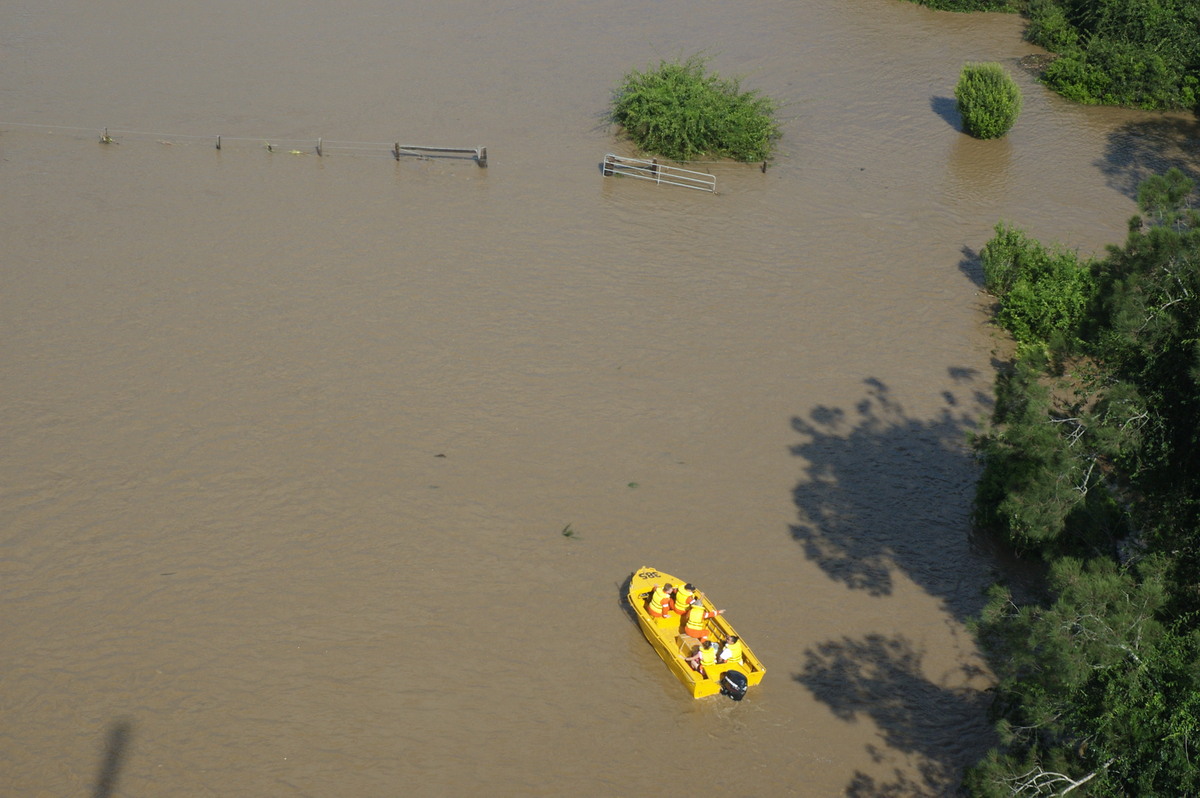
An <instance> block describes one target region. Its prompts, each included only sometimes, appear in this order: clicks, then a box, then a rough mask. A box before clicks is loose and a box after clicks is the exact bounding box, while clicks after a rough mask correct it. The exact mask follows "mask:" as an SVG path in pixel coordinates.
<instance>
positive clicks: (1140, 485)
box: [966, 170, 1200, 796]
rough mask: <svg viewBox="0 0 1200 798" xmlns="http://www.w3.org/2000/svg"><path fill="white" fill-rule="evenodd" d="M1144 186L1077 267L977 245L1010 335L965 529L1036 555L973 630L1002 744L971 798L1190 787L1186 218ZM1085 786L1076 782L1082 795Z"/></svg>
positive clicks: (1195, 363)
mask: <svg viewBox="0 0 1200 798" xmlns="http://www.w3.org/2000/svg"><path fill="white" fill-rule="evenodd" d="M1193 188H1194V186H1193V184H1192V182H1191V181H1190V180H1188V179H1187V178H1186V177H1185V176H1184V175H1183V174H1182V173H1181V172H1179V171H1177V170H1172V171H1170V172H1168V173H1167V174H1166V175H1160V176H1155V177H1152V178H1150V179H1149V180H1147V181H1146V182H1145V183H1144V184H1143V185H1142V187H1141V189H1140V191H1139V194H1138V202H1139V207H1140V209H1141V211H1142V213H1141V214H1140V215H1139V216H1135V217H1134V218H1133V219H1131V220H1130V225H1129V232H1128V236H1127V238H1126V241H1125V244H1124V245H1123V246H1120V247H1116V246H1113V247H1110V248H1109V250H1108V253H1107V255H1106V256H1105V257H1103V258H1100V259H1097V260H1094V261H1087V262H1081V261H1079V260H1078V259H1076V258H1075V257H1074V256H1073V255H1072V254H1071V253H1067V252H1065V251H1063V250H1061V249H1060V248H1054V247H1049V248H1047V247H1044V246H1043V245H1041V244H1040V243H1039V242H1036V241H1033V240H1031V239H1029V238H1027V237H1026V236H1025V235H1024V234H1023V233H1021V232H1020V231H1019V230H1017V229H1015V228H1013V227H1011V226H1007V225H999V226H998V227H997V229H996V236H995V237H994V238H993V239H992V240H991V241H990V242H988V245H987V247H985V249H984V253H983V260H984V272H985V280H986V284H987V287H988V289H989V290H990V291H992V293H993V294H994V295H995V296H996V298H997V305H998V312H997V321H998V322H999V323H1000V324H1002V325H1004V326H1005V327H1006V328H1007V329H1009V330H1010V331H1011V332H1012V333H1013V334H1014V336H1015V337H1016V338H1017V340H1018V342H1019V344H1020V345H1019V347H1018V350H1017V355H1016V357H1015V362H1014V364H1013V367H1012V368H1011V369H1010V370H1009V371H1008V372H1007V373H1005V374H1003V375H1001V377H1000V379H998V381H997V390H996V394H997V396H996V399H997V401H996V405H995V411H994V414H993V418H992V424H991V427H990V429H989V430H988V431H986V432H985V433H984V434H981V435H980V436H979V437H978V438H977V440H976V449H977V451H978V453H979V456H980V459H981V460H982V463H983V471H982V475H981V478H980V483H979V488H978V492H977V497H976V520H977V521H978V523H979V524H980V525H982V526H984V527H987V528H990V529H992V530H994V531H995V532H997V533H998V534H1000V535H1002V536H1003V537H1005V538H1006V539H1007V540H1008V541H1009V542H1010V543H1011V544H1012V545H1013V546H1014V547H1015V548H1016V549H1018V550H1020V551H1023V552H1026V553H1028V554H1033V555H1037V556H1041V557H1044V558H1045V559H1046V560H1047V562H1048V568H1049V572H1048V578H1047V580H1046V584H1045V586H1044V593H1043V594H1042V595H1041V596H1039V597H1035V598H1034V599H1032V600H1027V601H1023V602H1019V601H1018V599H1017V598H1016V597H1015V595H1014V592H1013V591H1012V590H1011V589H1009V588H1008V587H1005V586H1002V585H1001V586H997V587H996V588H994V590H993V593H992V596H991V601H990V602H989V604H988V607H987V609H986V610H985V612H984V613H983V615H982V616H981V617H980V618H979V619H978V620H977V622H976V625H975V628H976V632H977V635H978V637H979V639H980V642H981V644H982V645H983V646H984V648H985V650H986V651H987V652H988V653H989V654H990V655H991V657H992V659H993V663H994V667H995V670H996V673H997V677H998V681H999V684H998V686H997V690H996V701H995V706H994V715H995V719H996V722H997V725H998V729H999V731H1000V734H1001V738H1002V740H1003V742H1004V746H1003V747H1002V748H1000V749H997V750H995V751H993V752H992V753H991V754H990V755H989V757H988V758H987V759H986V760H985V761H984V762H982V763H980V764H979V765H977V766H976V767H975V768H974V769H972V770H971V771H970V773H969V774H968V777H967V780H966V786H967V787H968V788H969V789H970V791H971V793H972V794H975V795H983V796H1014V795H1021V796H1038V795H1062V794H1066V793H1065V792H1064V791H1070V790H1075V789H1079V790H1080V794H1082V795H1102V796H1108V795H1111V796H1119V795H1191V794H1200V768H1197V767H1196V766H1195V760H1196V756H1197V746H1198V745H1200V538H1198V535H1197V530H1198V528H1200V446H1198V444H1200V213H1197V212H1196V211H1195V210H1192V209H1191V208H1190V207H1189V204H1188V198H1189V196H1190V195H1191V192H1192V189H1193ZM1085 785H1086V786H1085Z"/></svg>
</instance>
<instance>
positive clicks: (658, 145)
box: [612, 56, 780, 161]
mask: <svg viewBox="0 0 1200 798" xmlns="http://www.w3.org/2000/svg"><path fill="white" fill-rule="evenodd" d="M777 109H778V106H777V104H776V103H775V102H774V101H773V100H771V99H769V98H766V97H763V96H761V95H760V94H758V92H754V91H746V92H744V91H742V90H741V88H740V86H739V85H738V82H737V81H736V80H727V79H725V78H722V77H720V76H718V75H716V74H715V73H711V74H710V73H708V72H707V70H706V68H705V60H704V59H703V58H700V57H699V56H692V57H691V58H689V59H687V60H686V61H676V62H667V61H662V62H660V63H659V65H658V68H657V69H652V70H648V71H646V72H638V71H636V70H634V71H631V72H630V73H629V74H627V75H626V76H625V78H624V80H623V81H622V83H621V86H620V87H619V88H618V89H617V91H616V95H615V98H614V101H613V110H612V120H613V121H614V122H616V123H617V124H619V125H621V126H622V127H623V128H624V129H625V131H626V133H628V134H629V137H630V138H631V139H632V140H633V142H634V143H635V144H637V146H638V147H639V148H641V149H642V150H644V151H646V152H653V153H658V154H659V155H663V156H665V157H667V158H671V159H674V160H676V161H690V160H695V159H696V158H700V157H719V158H733V159H735V160H738V161H765V160H766V159H767V158H769V157H770V155H771V150H772V148H773V147H774V144H775V140H776V139H778V138H779V135H780V133H779V123H778V122H777V121H776V119H775V113H776V111H777Z"/></svg>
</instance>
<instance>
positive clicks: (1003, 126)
mask: <svg viewBox="0 0 1200 798" xmlns="http://www.w3.org/2000/svg"><path fill="white" fill-rule="evenodd" d="M954 99H955V100H957V101H958V113H959V115H960V116H962V120H963V128H964V129H965V130H966V131H967V133H969V134H971V135H972V136H974V137H975V138H977V139H996V138H1000V137H1001V136H1003V135H1004V134H1005V133H1007V132H1008V131H1009V129H1010V128H1011V127H1012V126H1013V123H1014V122H1016V121H1017V114H1019V113H1020V112H1021V89H1020V88H1019V87H1018V86H1017V83H1016V81H1014V80H1013V79H1012V76H1011V75H1009V74H1008V73H1007V72H1005V71H1004V67H1002V66H1000V65H999V64H995V63H984V64H967V65H966V66H964V67H963V70H962V73H961V74H960V75H959V77H958V85H957V86H955V87H954Z"/></svg>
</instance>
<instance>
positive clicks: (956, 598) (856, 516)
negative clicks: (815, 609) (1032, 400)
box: [791, 369, 992, 619]
mask: <svg viewBox="0 0 1200 798" xmlns="http://www.w3.org/2000/svg"><path fill="white" fill-rule="evenodd" d="M949 374H950V377H951V379H952V380H953V381H954V382H955V383H957V384H959V385H963V386H965V387H966V388H967V390H968V391H969V392H970V394H971V401H970V402H969V403H967V404H966V405H965V406H964V405H963V403H962V402H961V401H960V400H959V399H958V397H957V396H956V395H955V394H954V393H952V392H951V391H944V392H943V394H942V397H943V399H944V401H945V403H946V406H945V407H944V408H943V409H942V411H941V413H940V414H939V415H938V416H937V417H935V418H933V419H928V420H925V419H914V418H909V417H907V415H906V414H905V412H904V409H903V407H901V406H900V404H899V403H898V402H897V401H896V400H895V399H893V398H892V396H891V391H890V390H889V388H888V387H887V386H886V385H884V384H883V383H882V382H880V381H879V380H876V379H868V380H866V385H867V396H866V397H865V398H864V399H863V400H862V401H860V402H859V403H858V404H857V405H856V407H855V408H854V413H853V415H851V414H849V413H847V412H846V411H844V410H842V409H840V408H830V407H823V406H822V407H817V408H815V409H814V410H812V411H811V413H810V414H809V418H807V419H804V418H799V417H797V418H793V419H792V428H793V429H794V430H795V431H796V432H798V433H800V435H802V436H803V437H804V438H805V439H806V440H805V441H804V442H802V443H799V444H796V445H795V446H793V447H792V448H791V451H792V454H794V455H796V456H797V457H802V458H803V459H804V460H805V461H806V462H807V464H808V465H807V468H806V471H807V478H806V479H804V480H802V481H801V482H800V483H799V484H798V485H797V486H796V488H795V490H794V491H793V498H794V500H795V503H796V507H797V508H798V509H799V511H800V519H799V521H798V522H797V523H796V524H795V525H794V526H792V527H791V533H792V537H793V538H795V540H796V541H797V542H799V543H800V544H801V545H802V546H803V547H804V551H805V554H806V555H807V556H808V558H809V559H810V560H812V561H814V562H815V563H817V564H818V565H819V566H820V567H821V569H822V570H824V571H825V572H826V573H827V574H828V575H829V576H830V577H832V578H833V579H835V580H837V581H840V582H843V583H844V584H845V585H846V586H848V587H851V588H854V589H856V590H865V591H867V592H868V593H870V594H871V595H873V596H885V595H890V594H891V592H892V588H893V574H894V573H895V572H896V571H900V572H903V573H904V574H905V575H906V576H907V577H908V578H909V579H911V580H913V581H914V582H916V583H917V584H919V585H920V586H921V587H923V588H924V589H925V590H926V591H927V592H928V593H930V594H931V595H933V596H937V597H938V598H940V599H942V600H943V601H944V602H945V603H946V606H947V608H948V609H949V610H951V611H952V612H953V614H954V615H955V617H957V618H959V619H962V618H965V617H967V616H968V615H971V614H973V613H975V612H977V611H978V610H979V608H980V607H981V606H982V604H981V601H980V597H979V584H980V579H982V578H983V576H984V573H985V571H986V565H985V563H984V560H983V558H982V557H981V556H980V555H979V554H978V553H977V552H972V551H971V550H970V548H971V547H970V541H969V539H968V537H969V536H968V535H967V523H968V517H969V510H970V504H971V499H972V497H973V495H974V489H975V479H976V470H975V466H974V463H973V461H972V457H971V453H970V451H969V450H968V446H967V433H968V431H969V430H971V429H972V428H974V427H975V426H976V423H977V415H979V410H978V408H980V407H988V406H990V404H991V402H992V399H991V396H990V394H986V393H984V392H983V391H982V390H980V389H978V388H975V387H974V386H973V385H972V383H974V381H975V378H976V373H975V371H974V370H973V369H951V370H950V372H949ZM988 388H989V390H990V385H989V386H988ZM964 566H967V567H968V570H967V571H966V572H964Z"/></svg>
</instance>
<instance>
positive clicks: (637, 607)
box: [629, 567, 767, 701]
mask: <svg viewBox="0 0 1200 798" xmlns="http://www.w3.org/2000/svg"><path fill="white" fill-rule="evenodd" d="M666 584H671V585H674V586H677V587H681V586H683V585H684V584H685V583H684V580H682V579H679V578H677V577H674V576H671V575H670V574H666V573H663V572H662V571H659V570H656V569H654V568H649V567H644V568H639V569H638V570H637V571H635V572H634V574H633V577H632V578H631V579H630V581H629V605H630V607H632V608H633V612H634V614H635V615H637V620H638V625H639V626H641V627H642V632H643V633H644V634H645V635H646V639H647V640H649V641H650V645H652V646H654V650H655V651H657V652H658V655H659V656H660V657H662V659H663V662H665V663H667V667H668V668H670V669H671V672H672V673H674V674H675V675H676V676H678V677H679V681H681V682H683V686H684V687H686V688H688V690H690V691H691V693H692V697H693V698H704V697H705V696H710V695H716V694H717V693H724V694H726V695H728V696H729V697H731V698H733V699H735V700H737V701H740V700H741V699H742V696H743V695H745V692H746V688H748V687H751V686H753V685H756V684H758V683H759V682H761V681H762V677H763V674H764V673H766V672H767V669H766V668H765V667H763V664H762V662H761V661H760V660H759V659H758V657H756V656H755V655H754V652H753V651H751V650H750V647H749V646H747V645H746V641H745V640H743V641H742V664H741V665H735V664H732V663H730V664H717V665H711V666H709V667H707V668H705V671H706V675H701V673H700V672H699V671H697V670H696V669H694V668H693V667H692V666H691V665H689V664H688V662H687V658H688V657H690V656H691V655H692V654H694V653H695V652H696V648H697V646H698V645H699V642H698V641H697V640H696V639H695V638H693V637H690V636H688V635H686V634H684V633H683V627H684V619H683V617H682V616H679V615H676V614H674V613H672V614H671V617H669V618H656V617H654V616H653V615H651V614H650V613H649V612H648V611H647V610H646V603H647V600H648V599H649V598H650V594H651V593H652V592H653V591H654V586H655V585H666ZM696 596H697V597H699V598H700V599H701V601H703V603H704V609H705V610H707V611H709V612H716V611H717V608H716V607H715V606H714V605H713V603H712V602H711V601H709V600H708V596H706V595H704V594H703V593H701V592H700V591H699V590H697V591H696ZM707 623H708V629H709V633H710V635H709V639H710V640H713V641H715V642H717V643H723V642H724V641H725V640H726V639H727V638H729V637H731V636H733V635H736V634H737V632H735V631H734V630H733V627H732V626H731V625H730V624H729V621H727V620H725V616H724V615H718V616H716V617H715V618H710V619H709V620H708V622H707Z"/></svg>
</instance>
